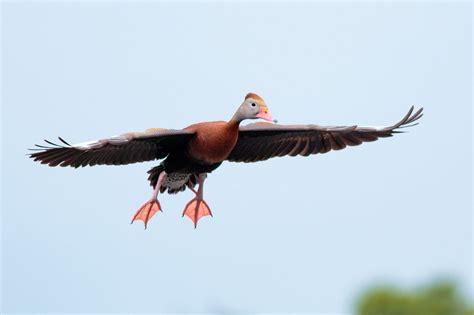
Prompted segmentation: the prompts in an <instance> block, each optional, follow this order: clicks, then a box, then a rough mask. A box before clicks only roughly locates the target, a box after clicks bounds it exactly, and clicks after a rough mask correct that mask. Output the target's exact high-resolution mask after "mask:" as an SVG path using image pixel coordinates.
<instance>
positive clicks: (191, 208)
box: [183, 198, 212, 228]
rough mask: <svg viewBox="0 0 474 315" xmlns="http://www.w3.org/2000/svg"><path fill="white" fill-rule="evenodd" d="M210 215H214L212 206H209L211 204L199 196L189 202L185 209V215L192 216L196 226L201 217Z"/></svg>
mask: <svg viewBox="0 0 474 315" xmlns="http://www.w3.org/2000/svg"><path fill="white" fill-rule="evenodd" d="M208 215H210V216H211V217H212V212H211V208H209V205H208V204H207V203H206V202H205V201H204V200H202V199H198V198H194V199H192V200H191V201H190V202H188V203H187V204H186V207H185V208H184V211H183V217H184V216H187V217H188V218H190V219H191V221H193V223H194V228H196V227H197V223H198V221H199V219H201V218H202V217H205V216H208Z"/></svg>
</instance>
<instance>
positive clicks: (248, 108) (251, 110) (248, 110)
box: [239, 98, 260, 119]
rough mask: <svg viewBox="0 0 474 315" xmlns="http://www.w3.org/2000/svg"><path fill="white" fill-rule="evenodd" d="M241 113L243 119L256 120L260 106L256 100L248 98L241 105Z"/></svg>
mask: <svg viewBox="0 0 474 315" xmlns="http://www.w3.org/2000/svg"><path fill="white" fill-rule="evenodd" d="M239 112H240V118H241V119H256V118H257V117H256V116H257V114H258V113H259V112H260V106H259V104H258V102H257V101H256V100H254V99H252V98H248V99H246V100H245V101H244V102H243V103H242V105H240V108H239Z"/></svg>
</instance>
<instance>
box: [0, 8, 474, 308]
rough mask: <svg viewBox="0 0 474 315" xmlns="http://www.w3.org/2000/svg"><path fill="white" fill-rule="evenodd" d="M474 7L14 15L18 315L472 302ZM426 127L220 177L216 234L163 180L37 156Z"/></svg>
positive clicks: (214, 195)
mask: <svg viewBox="0 0 474 315" xmlns="http://www.w3.org/2000/svg"><path fill="white" fill-rule="evenodd" d="M471 12H472V11H471V5H470V4H469V3H453V4H443V3H427V2H424V3H418V4H414V3H403V4H390V3H385V4H376V3H360V4H357V3H352V4H350V3H337V4H336V3H299V4H293V3H265V4H250V3H226V4H216V3H200V4H199V3H196V4H190V3H176V4H171V3H161V4H160V3H152V2H139V3H133V2H116V3H106V2H96V3H94V2H82V3H62V4H60V3H54V2H49V3H48V2H44V3H36V4H32V3H27V2H23V3H13V2H3V3H2V18H1V20H2V90H3V93H2V167H3V175H2V195H3V196H2V223H3V224H2V267H3V268H2V297H3V306H2V310H3V312H6V313H13V312H42V313H47V312H217V311H232V312H277V311H278V312H313V313H334V312H350V311H351V310H352V303H353V302H354V300H355V298H356V297H357V294H359V293H360V292H361V290H362V289H363V288H365V287H366V286H367V285H371V284H373V283H374V282H379V281H382V282H385V281H390V282H393V283H396V284H400V285H402V286H407V287H410V286H413V285H417V284H419V283H423V282H424V281H429V280H431V279H433V278H434V277H439V276H448V277H453V278H454V279H457V280H459V282H460V283H461V284H462V286H463V288H464V290H465V292H466V293H469V292H472V273H471V268H472V261H471V259H472V256H471V254H472V204H471V191H472V181H471V174H472V165H471V162H472V150H471V149H472V133H471V131H472V129H471V127H472V112H471V110H472V109H471V85H472V80H471ZM249 91H253V92H257V93H259V94H261V95H262V96H263V97H264V98H265V100H266V101H267V103H268V105H269V107H270V110H271V111H272V112H273V114H274V116H275V117H276V118H278V119H279V121H280V122H281V123H318V124H361V125H364V124H365V125H383V124H390V123H393V122H395V121H397V120H398V119H399V118H400V117H402V115H404V114H405V112H406V110H408V108H409V106H410V105H412V104H417V105H419V106H424V107H425V116H424V117H423V119H422V121H421V124H420V125H419V126H417V127H415V128H412V129H411V130H410V132H409V133H408V134H402V135H399V136H396V137H393V138H390V139H384V140H381V141H378V142H376V143H369V144H365V145H362V146H359V147H356V148H349V149H346V150H344V151H340V152H331V153H328V154H326V155H321V156H312V157H308V158H301V157H298V158H283V159H273V160H271V161H267V162H263V163H259V164H231V163H224V164H223V165H222V167H221V168H220V169H218V170H217V171H215V172H214V173H213V174H211V175H210V176H209V178H208V181H207V185H206V188H205V196H206V200H207V201H208V203H209V204H210V206H211V208H212V209H213V212H214V218H212V219H211V218H205V219H203V220H201V221H200V222H199V226H198V229H197V230H194V229H193V227H192V223H191V222H190V221H189V220H187V219H183V218H181V211H182V209H183V207H184V205H185V204H186V202H187V201H188V200H189V199H190V198H192V194H191V193H190V192H186V193H182V194H179V195H177V196H168V195H166V196H163V197H162V198H161V203H162V206H163V208H164V213H162V214H158V215H157V216H156V217H155V218H153V220H152V221H151V223H150V226H149V229H148V230H147V231H144V230H143V226H142V225H141V224H134V225H129V222H130V219H131V216H132V215H133V214H134V212H135V211H136V209H137V208H138V207H139V206H140V205H141V204H142V203H143V202H144V201H145V200H146V199H148V198H149V196H150V193H151V190H150V187H149V186H148V182H147V181H146V177H147V176H146V171H147V170H148V169H149V168H151V167H152V166H153V165H155V164H156V163H143V164H135V165H129V166H122V167H94V168H84V169H78V170H76V169H69V168H68V169H64V168H49V167H46V166H43V165H39V164H36V163H33V162H32V161H31V160H29V159H28V158H27V157H26V156H25V153H26V149H27V148H28V147H31V146H32V145H33V144H34V143H38V142H40V141H41V140H42V139H43V138H47V139H54V138H55V137H56V136H58V135H60V136H62V137H64V138H65V139H67V140H69V141H71V142H82V141H87V140H93V139H96V138H101V137H107V136H110V135H114V134H117V133H121V132H126V131H134V130H143V129H145V128H149V127H174V128H181V127H184V126H186V125H188V124H190V123H193V122H197V121H204V120H220V119H227V118H229V117H230V116H231V115H232V113H233V112H234V110H235V109H236V107H237V106H238V105H239V104H240V102H241V101H242V99H243V97H244V95H245V94H246V93H247V92H249Z"/></svg>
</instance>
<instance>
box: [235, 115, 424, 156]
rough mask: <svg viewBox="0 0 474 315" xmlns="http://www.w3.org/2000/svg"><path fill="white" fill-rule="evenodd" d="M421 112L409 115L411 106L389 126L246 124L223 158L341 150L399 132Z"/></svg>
mask: <svg viewBox="0 0 474 315" xmlns="http://www.w3.org/2000/svg"><path fill="white" fill-rule="evenodd" d="M422 111H423V108H421V109H419V110H418V111H416V112H415V113H414V114H413V106H412V107H411V108H410V110H409V111H408V113H407V114H406V115H405V117H403V119H402V120H400V121H399V122H398V123H396V124H395V125H393V126H389V127H358V126H339V127H323V126H318V125H278V124H272V123H263V122H262V123H255V124H250V125H247V126H244V127H241V128H240V130H239V139H238V140H237V144H236V145H235V148H234V150H233V151H232V152H231V153H230V155H229V157H228V158H227V160H229V161H231V162H257V161H264V160H268V159H270V158H272V157H276V156H285V155H289V156H296V155H302V156H308V155H310V154H317V153H326V152H329V151H331V150H341V149H344V148H345V147H346V146H356V145H359V144H361V143H362V142H370V141H375V140H377V139H378V138H385V137H391V136H392V135H393V134H394V133H400V132H402V131H400V130H398V129H399V128H405V127H410V126H414V125H416V124H417V123H415V124H413V123H414V122H415V121H416V120H418V119H420V118H421V116H423V114H422Z"/></svg>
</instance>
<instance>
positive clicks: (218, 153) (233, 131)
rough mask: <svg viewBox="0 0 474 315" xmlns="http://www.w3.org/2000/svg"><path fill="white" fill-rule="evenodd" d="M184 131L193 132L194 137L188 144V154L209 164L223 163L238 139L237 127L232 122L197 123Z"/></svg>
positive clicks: (236, 124)
mask: <svg viewBox="0 0 474 315" xmlns="http://www.w3.org/2000/svg"><path fill="white" fill-rule="evenodd" d="M184 130H188V131H192V132H195V136H194V137H193V138H192V139H191V140H190V141H189V142H188V147H187V150H188V154H189V155H190V156H191V157H192V158H194V159H196V160H199V161H202V162H205V163H209V164H214V163H220V162H222V161H224V160H225V159H226V158H227V157H228V156H229V154H230V152H232V150H233V149H234V147H235V144H236V143H237V138H238V137H239V125H238V123H234V122H225V121H214V122H205V123H198V124H194V125H191V126H189V127H186V128H184Z"/></svg>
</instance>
